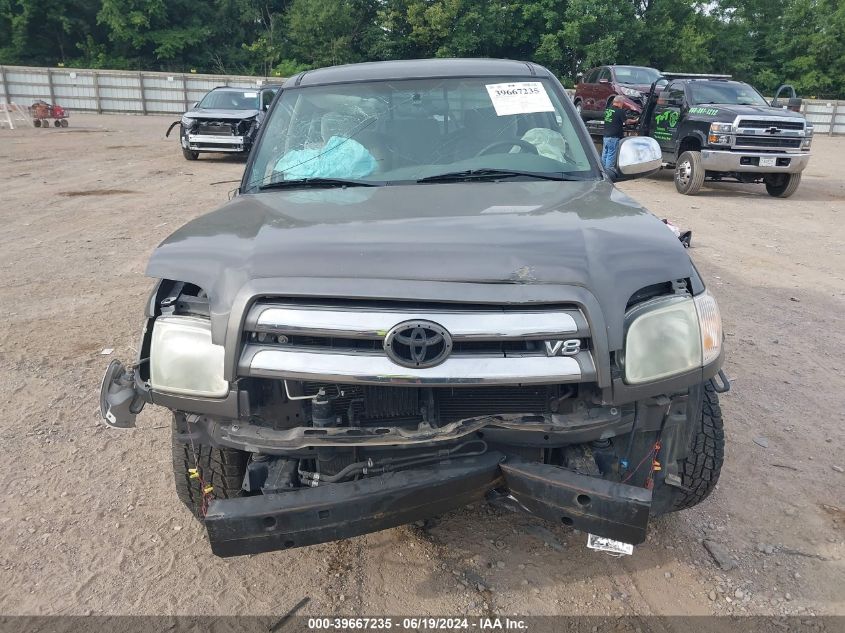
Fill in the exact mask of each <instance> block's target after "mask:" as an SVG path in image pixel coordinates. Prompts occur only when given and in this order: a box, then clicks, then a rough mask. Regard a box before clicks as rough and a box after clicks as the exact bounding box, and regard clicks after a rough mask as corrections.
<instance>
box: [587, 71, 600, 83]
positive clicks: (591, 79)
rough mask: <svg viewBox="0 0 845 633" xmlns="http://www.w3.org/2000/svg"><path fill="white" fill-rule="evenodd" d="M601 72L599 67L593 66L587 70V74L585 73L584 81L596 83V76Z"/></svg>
mask: <svg viewBox="0 0 845 633" xmlns="http://www.w3.org/2000/svg"><path fill="white" fill-rule="evenodd" d="M598 74H599V69H598V68H591V69H590V70H588V71H587V74H585V75H584V83H585V84H594V83H596V77H597V76H598Z"/></svg>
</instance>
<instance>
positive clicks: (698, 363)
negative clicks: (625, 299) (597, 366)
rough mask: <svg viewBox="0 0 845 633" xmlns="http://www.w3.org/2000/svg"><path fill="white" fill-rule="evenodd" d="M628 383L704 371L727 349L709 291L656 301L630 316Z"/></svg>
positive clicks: (627, 358) (627, 343)
mask: <svg viewBox="0 0 845 633" xmlns="http://www.w3.org/2000/svg"><path fill="white" fill-rule="evenodd" d="M626 320H627V321H628V332H627V334H626V337H625V354H624V356H623V364H624V369H625V382H627V383H629V384H640V383H644V382H651V381H653V380H660V379H661V378H668V377H669V376H674V375H676V374H682V373H684V372H687V371H690V370H693V369H696V368H698V367H702V366H703V365H706V364H707V363H710V362H712V361H713V360H715V359H716V358H718V356H719V353H720V352H721V349H722V322H721V318H720V316H719V308H718V306H717V304H716V300H715V299H714V298H713V296H712V295H710V294H709V293H708V292H704V293H702V294H700V295H699V296H697V297H695V298H687V297H679V298H672V299H662V300H655V301H651V302H648V303H645V304H643V305H642V306H638V307H636V308H634V309H633V310H631V312H630V313H629V314H628V316H627V317H626Z"/></svg>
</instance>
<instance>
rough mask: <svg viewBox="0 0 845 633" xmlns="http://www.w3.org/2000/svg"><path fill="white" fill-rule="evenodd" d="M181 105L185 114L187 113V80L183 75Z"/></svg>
mask: <svg viewBox="0 0 845 633" xmlns="http://www.w3.org/2000/svg"><path fill="white" fill-rule="evenodd" d="M182 105H183V106H184V108H185V112H187V111H188V80H187V79H185V75H184V74H182Z"/></svg>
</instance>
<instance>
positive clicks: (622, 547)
mask: <svg viewBox="0 0 845 633" xmlns="http://www.w3.org/2000/svg"><path fill="white" fill-rule="evenodd" d="M587 547H589V548H590V549H595V550H598V551H600V552H607V553H608V554H610V555H612V556H624V555H626V554H627V555H628V556H630V555H631V554H633V553H634V546H633V545H631V544H630V543H623V542H622V541H614V540H613V539H612V538H605V537H603V536H596V535H595V534H587Z"/></svg>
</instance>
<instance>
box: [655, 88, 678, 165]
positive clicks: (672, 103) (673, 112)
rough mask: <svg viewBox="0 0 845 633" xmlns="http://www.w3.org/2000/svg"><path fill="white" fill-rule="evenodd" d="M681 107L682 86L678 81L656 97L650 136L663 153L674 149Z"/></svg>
mask: <svg viewBox="0 0 845 633" xmlns="http://www.w3.org/2000/svg"><path fill="white" fill-rule="evenodd" d="M683 105H684V84H683V83H682V82H679V81H673V82H671V83H670V84H669V85H667V86H666V88H665V89H664V90H663V92H661V93H660V96H659V97H657V104H656V105H655V107H654V114H653V115H652V117H653V118H652V125H651V134H650V136H652V137H653V138H654V139H655V140H656V141H657V142H658V143H659V144H660V148H661V149H662V150H663V151H664V152H673V151H674V149H675V141H676V140H677V136H678V124H679V123H680V121H681V110H682V108H683Z"/></svg>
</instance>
